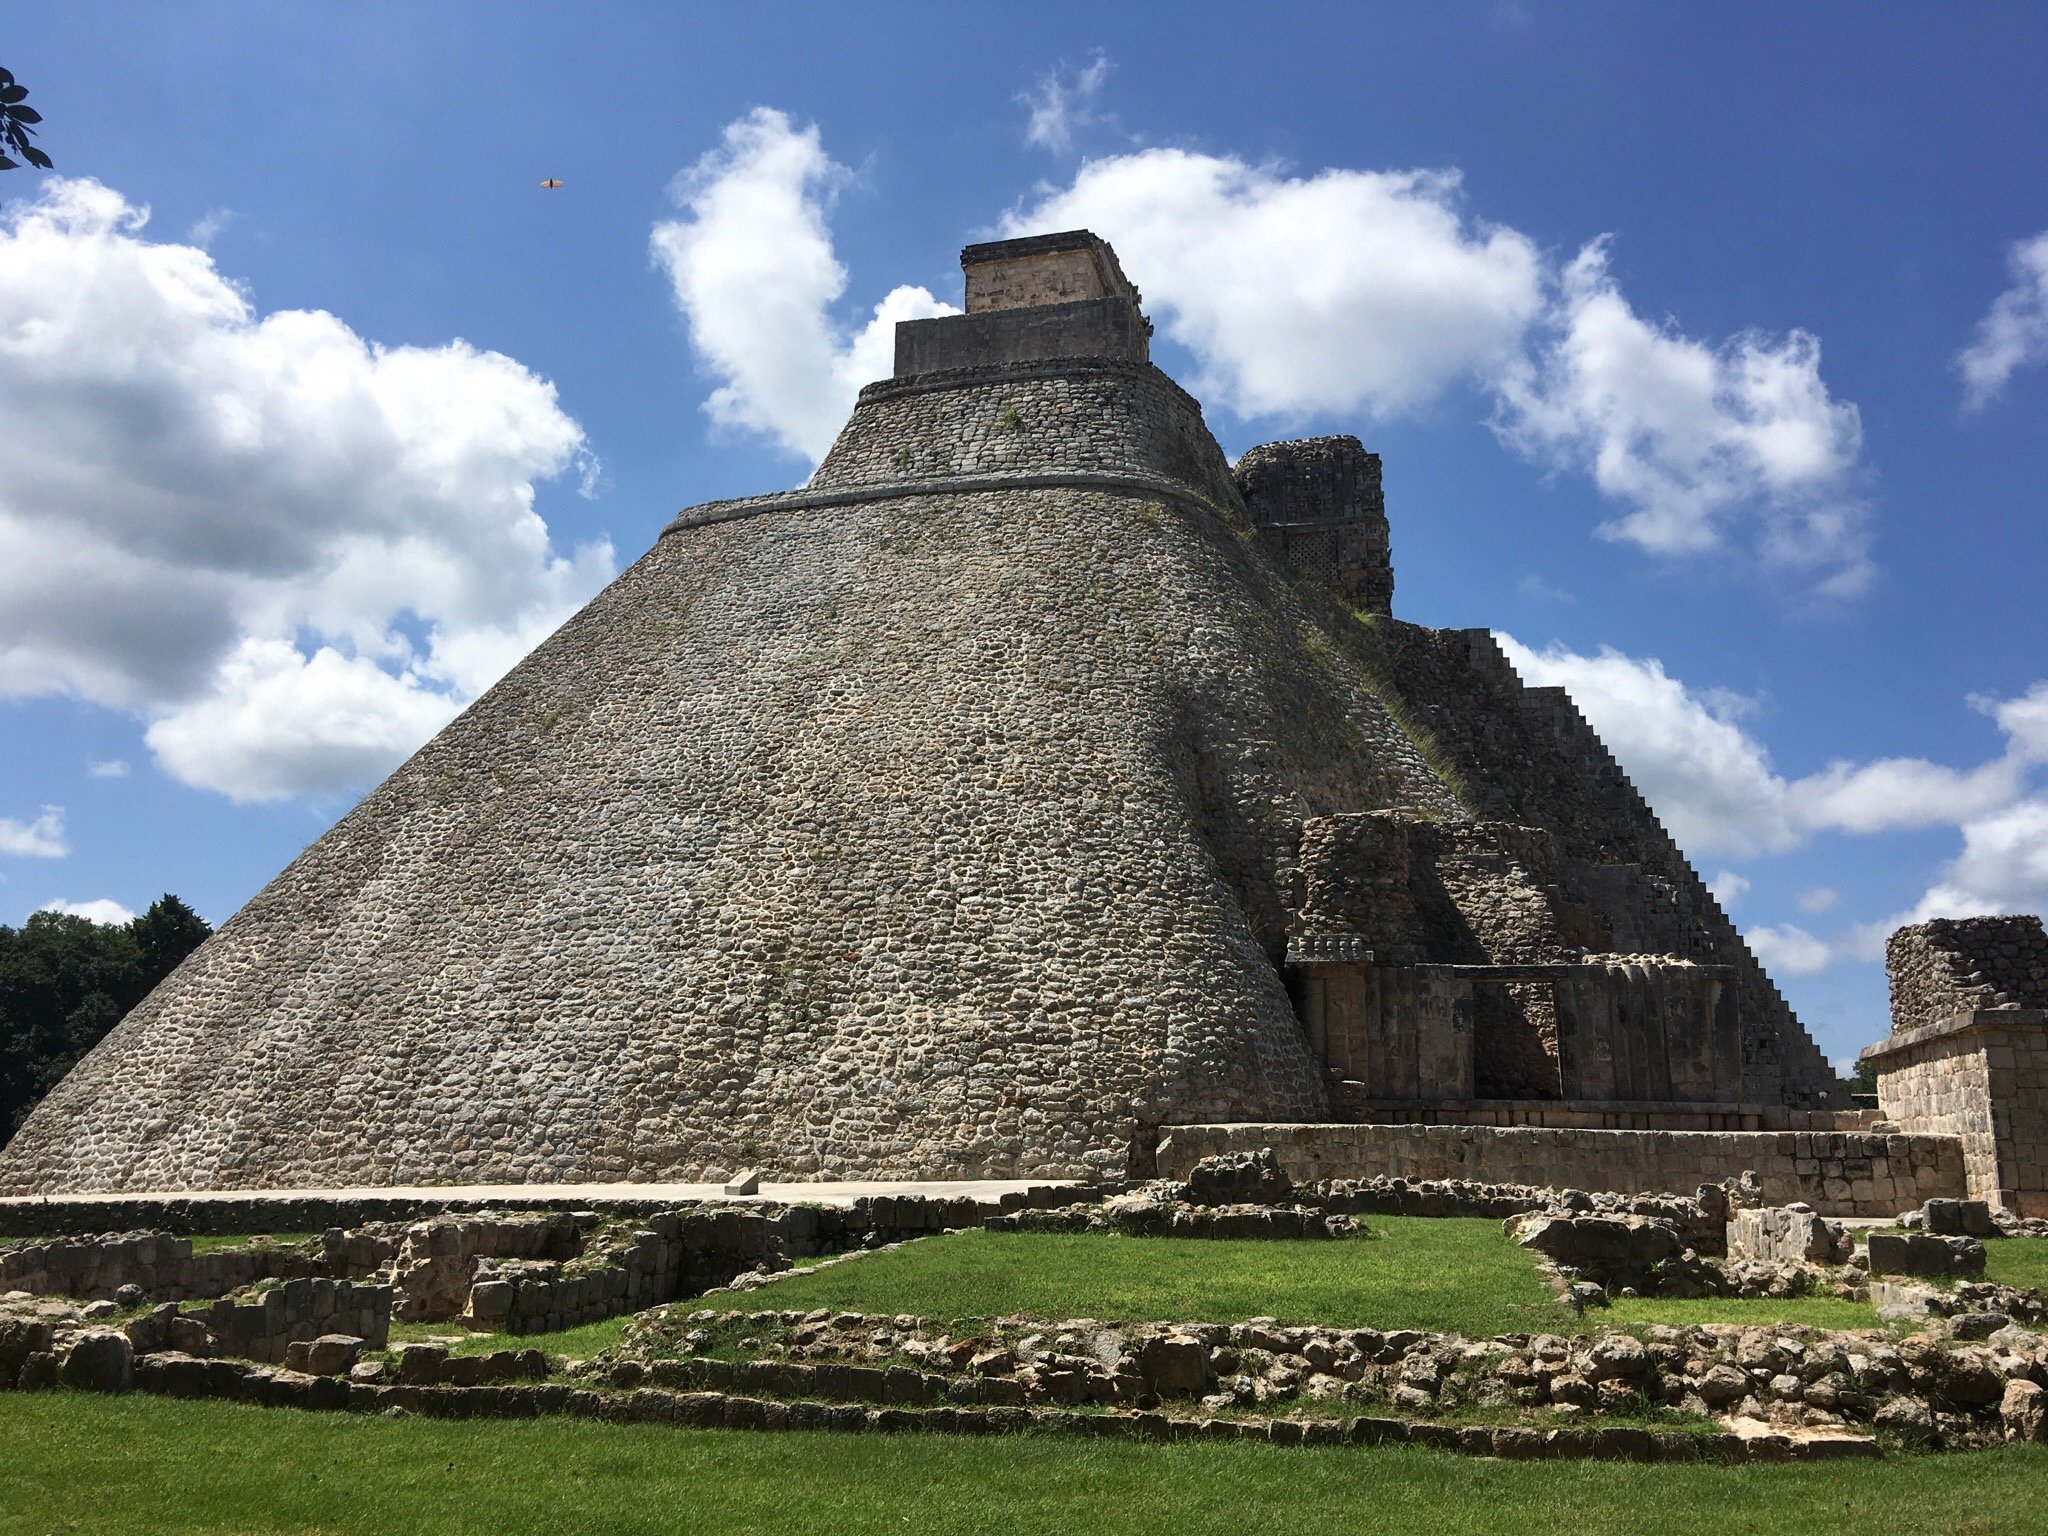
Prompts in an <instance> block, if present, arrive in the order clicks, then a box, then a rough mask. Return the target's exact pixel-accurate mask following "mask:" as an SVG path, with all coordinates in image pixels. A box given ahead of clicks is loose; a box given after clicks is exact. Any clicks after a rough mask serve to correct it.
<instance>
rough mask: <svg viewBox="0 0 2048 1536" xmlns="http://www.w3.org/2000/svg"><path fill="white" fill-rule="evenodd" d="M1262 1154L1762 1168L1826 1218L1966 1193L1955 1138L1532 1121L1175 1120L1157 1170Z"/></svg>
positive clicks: (1449, 1174) (1372, 1163) (1284, 1159)
mask: <svg viewBox="0 0 2048 1536" xmlns="http://www.w3.org/2000/svg"><path fill="white" fill-rule="evenodd" d="M1261 1147H1271V1148H1273V1150H1274V1151H1275V1152H1277V1153H1278V1154H1279V1157H1280V1162H1281V1164H1282V1166H1284V1167H1285V1168H1286V1169H1287V1172H1288V1173H1289V1175H1290V1176H1292V1177H1293V1178H1294V1179H1295V1180H1296V1181H1297V1182H1307V1181H1310V1180H1314V1179H1369V1178H1374V1177H1376V1176H1381V1175H1384V1176H1386V1177H1389V1178H1405V1179H1474V1180H1478V1181H1481V1182H1484V1183H1489V1184H1535V1185H1543V1186H1547V1187H1550V1188H1573V1189H1584V1190H1605V1191H1611V1192H1613V1193H1615V1194H1630V1195H1639V1194H1658V1193H1670V1192H1679V1193H1686V1192H1690V1191H1692V1190H1693V1189H1696V1188H1698V1186H1700V1185H1701V1184H1708V1183H1716V1182H1718V1181H1720V1180H1722V1179H1728V1178H1733V1177H1735V1176H1736V1175H1738V1174H1740V1173H1742V1172H1744V1171H1745V1170H1752V1171H1754V1172H1755V1173H1756V1174H1757V1176H1758V1177H1759V1178H1760V1179H1761V1180H1762V1181H1763V1186H1764V1190H1765V1193H1766V1197H1767V1198H1768V1200H1769V1201H1770V1203H1771V1204H1773V1205H1784V1204H1789V1203H1790V1202H1792V1201H1795V1200H1803V1201H1805V1202H1806V1203H1807V1204H1809V1205H1811V1206H1812V1207H1813V1208H1814V1209H1815V1210H1816V1211H1819V1212H1820V1213H1821V1214H1822V1215H1826V1216H1869V1217H1889V1216H1894V1215H1896V1214H1897V1213H1898V1212H1900V1211H1903V1210H1907V1209H1910V1208H1911V1207H1913V1206H1916V1205H1919V1204H1920V1203H1921V1202H1922V1201H1924V1200H1926V1199H1928V1198H1929V1197H1931V1196H1941V1197H1944V1198H1950V1199H1953V1198H1958V1197H1960V1196H1961V1195H1962V1194H1963V1193H1964V1192H1965V1189H1964V1186H1965V1182H1966V1180H1965V1176H1964V1170H1963V1150H1962V1145H1961V1143H1960V1142H1959V1141H1958V1140H1957V1139H1956V1138H1955V1137H1953V1136H1910V1135H1897V1134H1886V1133H1879V1132H1866V1131H1790V1130H1785V1131H1663V1130H1654V1131H1652V1130H1591V1129H1564V1128H1557V1127H1546V1126H1529V1125H1514V1126H1491V1125H1415V1124H1401V1125H1331V1124H1317V1125H1275V1124H1250V1125H1174V1126H1167V1127H1166V1128H1165V1129H1164V1130H1163V1132H1162V1133H1161V1139H1160V1143H1159V1173H1160V1176H1161V1177H1163V1178H1185V1177H1186V1176H1187V1172H1188V1170H1189V1169H1190V1168H1192V1167H1193V1166H1194V1165H1195V1163H1196V1162H1197V1161H1199V1160H1200V1159H1202V1158H1204V1157H1213V1156H1215V1155H1216V1154H1218V1153H1222V1152H1256V1151H1258V1150H1259V1148H1261Z"/></svg>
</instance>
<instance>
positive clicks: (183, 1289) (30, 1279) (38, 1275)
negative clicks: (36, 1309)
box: [0, 1232, 321, 1301]
mask: <svg viewBox="0 0 2048 1536" xmlns="http://www.w3.org/2000/svg"><path fill="white" fill-rule="evenodd" d="M320 1268H321V1260H320V1258H318V1257H317V1256H315V1255H313V1254H309V1253H306V1252H304V1251H302V1250H300V1249H297V1248H287V1247H254V1248H234V1249H222V1250H219V1251H216V1252H213V1253H200V1254H195V1253H194V1252H193V1251H192V1239H190V1238H189V1237H174V1236H172V1235H171V1234H170V1233H168V1232H128V1233H122V1234H118V1235H111V1236H103V1237H98V1238H93V1239H70V1238H57V1239H54V1240H52V1241H49V1242H42V1243H23V1244H20V1245H18V1246H16V1247H12V1248H6V1249H0V1291H27V1292H29V1293H30V1294H31V1295H36V1296H77V1297H80V1298H82V1299H84V1300H88V1301H111V1300H113V1299H114V1297H115V1294H116V1293H117V1292H119V1291H121V1290H123V1289H124V1288H126V1287H128V1286H134V1287H135V1288H136V1289H138V1290H140V1291H141V1292H142V1293H143V1294H144V1295H146V1296H148V1297H149V1299H150V1300H152V1301H189V1300H192V1299H194V1298H199V1297H211V1296H225V1295H226V1294H227V1293H228V1292H230V1291H236V1290H240V1289H242V1288H243V1287H244V1286H248V1285H253V1284H255V1283H256V1282H257V1281H259V1280H273V1279H295V1278H297V1277H299V1276H302V1275H311V1274H314V1273H316V1272H317V1271H318V1270H319V1269H320Z"/></svg>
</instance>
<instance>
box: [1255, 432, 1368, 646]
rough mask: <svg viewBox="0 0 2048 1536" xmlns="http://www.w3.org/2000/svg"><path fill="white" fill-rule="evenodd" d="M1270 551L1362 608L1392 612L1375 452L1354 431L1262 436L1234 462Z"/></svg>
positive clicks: (1290, 566)
mask: <svg viewBox="0 0 2048 1536" xmlns="http://www.w3.org/2000/svg"><path fill="white" fill-rule="evenodd" d="M1232 474H1233V475H1234V476H1235V478H1236V480H1237V485H1238V490H1239V491H1240V493H1241V494H1242V495H1243V496H1244V503H1245V509H1246V511H1247V512H1249V513H1250V515H1251V519H1252V522H1253V524H1254V526H1256V527H1257V528H1258V530H1259V537H1260V539H1261V541H1262V542H1263V543H1265V545H1266V546H1267V549H1268V550H1269V551H1270V552H1271V554H1272V555H1273V557H1274V559H1275V560H1277V561H1278V562H1279V563H1280V564H1282V565H1283V566H1285V567H1287V568H1288V569H1289V570H1291V571H1293V572H1294V573H1295V574H1296V575H1298V576H1300V577H1302V578H1303V579H1305V580H1309V581H1313V582H1315V583H1317V584H1318V585H1320V586H1323V587H1324V588H1326V589H1327V590H1328V591H1329V592H1330V593H1331V594H1332V595H1334V596H1335V597H1337V598H1338V599H1339V600H1340V601H1342V602H1344V603H1346V604H1348V605H1349V606H1351V607H1353V608H1357V609H1359V610H1361V611H1363V612H1367V613H1376V614H1382V615H1384V614H1390V613H1392V612H1393V603H1394V564H1393V554H1392V549H1391V546H1390V543H1389V538H1388V530H1387V503H1386V497H1385V495H1384V494H1383V492H1382V491H1381V488H1380V456H1379V455H1378V454H1376V453H1367V452H1366V451H1365V449H1364V447H1363V446H1362V445H1361V444H1360V443H1359V441H1358V439H1357V438H1355V437H1316V438H1305V439H1302V440H1299V441H1295V442H1285V443H1264V444H1261V445H1260V446H1259V447H1257V448H1253V449H1251V450H1250V451H1249V452H1247V453H1246V454H1245V455H1244V456H1243V457H1242V458H1240V459H1239V460H1238V461H1237V463H1236V465H1234V466H1233V468H1232Z"/></svg>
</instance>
